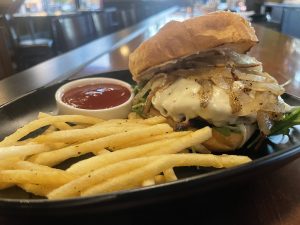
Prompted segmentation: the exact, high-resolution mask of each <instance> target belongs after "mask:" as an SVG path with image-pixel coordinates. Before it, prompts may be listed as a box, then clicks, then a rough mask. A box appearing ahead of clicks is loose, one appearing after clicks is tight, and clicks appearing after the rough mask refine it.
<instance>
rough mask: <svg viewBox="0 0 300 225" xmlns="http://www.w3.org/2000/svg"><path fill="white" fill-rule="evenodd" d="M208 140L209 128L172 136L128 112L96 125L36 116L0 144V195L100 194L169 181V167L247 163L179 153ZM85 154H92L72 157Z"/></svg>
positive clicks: (160, 123)
mask: <svg viewBox="0 0 300 225" xmlns="http://www.w3.org/2000/svg"><path fill="white" fill-rule="evenodd" d="M41 129H44V131H43V132H42V133H41V134H39V135H37V136H33V133H34V132H36V131H37V130H41ZM211 135H212V133H211V129H210V128H209V127H205V128H203V129H200V130H197V131H181V132H174V131H173V129H172V128H171V127H170V126H169V125H168V124H167V123H166V120H165V118H164V117H153V118H149V119H141V118H137V116H136V115H134V114H130V116H129V119H114V120H107V121H104V120H101V119H98V118H94V117H88V116H81V115H59V116H51V115H48V114H45V113H40V114H39V116H38V118H37V119H36V120H34V121H32V122H30V123H28V124H26V125H25V126H23V127H21V128H19V129H18V130H17V131H16V132H15V133H13V134H11V135H9V136H7V137H6V138H5V139H4V140H3V141H1V142H0V189H5V188H9V187H12V186H15V185H17V186H19V187H20V188H22V189H24V190H25V191H27V192H30V193H33V194H35V195H38V196H44V197H47V198H48V199H63V198H70V197H78V196H89V195H100V194H105V193H109V192H114V191H120V190H127V189H132V188H139V187H144V186H149V185H155V184H160V183H164V182H171V181H175V180H177V176H176V174H175V172H174V170H173V168H174V167H180V166H201V167H215V168H228V167H233V166H237V165H240V164H243V163H247V162H249V161H251V160H250V158H248V157H246V156H237V155H213V154H198V153H189V151H187V149H188V148H190V147H192V146H195V145H199V144H201V143H202V142H204V141H206V140H207V139H209V138H210V137H211ZM87 153H92V156H91V157H89V158H87V159H82V158H83V157H79V156H81V155H84V154H87ZM70 158H75V159H78V160H77V161H76V160H75V161H76V162H75V163H74V164H72V165H71V166H70V167H69V168H67V169H65V170H62V169H58V168H59V167H56V166H57V165H59V164H63V163H64V161H66V160H68V159H70ZM80 159H81V160H80Z"/></svg>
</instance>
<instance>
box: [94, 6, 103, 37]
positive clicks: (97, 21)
mask: <svg viewBox="0 0 300 225" xmlns="http://www.w3.org/2000/svg"><path fill="white" fill-rule="evenodd" d="M91 17H92V21H93V24H94V28H95V33H96V35H97V37H101V36H103V35H105V33H107V27H106V22H107V18H106V17H105V14H104V12H102V11H101V12H91Z"/></svg>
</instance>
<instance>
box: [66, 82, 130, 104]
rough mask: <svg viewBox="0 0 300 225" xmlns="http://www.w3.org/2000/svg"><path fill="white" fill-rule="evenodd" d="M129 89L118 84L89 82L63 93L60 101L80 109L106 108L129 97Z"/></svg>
mask: <svg viewBox="0 0 300 225" xmlns="http://www.w3.org/2000/svg"><path fill="white" fill-rule="evenodd" d="M130 95H131V93H130V91H129V90H128V89H127V88H126V87H124V86H121V85H118V84H110V83H107V84H89V85H85V86H82V87H77V88H74V89H71V90H69V91H67V92H66V93H64V94H63V96H62V101H63V102H64V103H67V104H69V105H71V106H73V107H76V108H81V109H107V108H111V107H114V106H118V105H121V104H122V103H124V102H126V101H127V100H128V99H129V98H130Z"/></svg>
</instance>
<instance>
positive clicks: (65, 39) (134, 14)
mask: <svg viewBox="0 0 300 225" xmlns="http://www.w3.org/2000/svg"><path fill="white" fill-rule="evenodd" d="M172 6H178V7H180V8H181V9H182V10H187V12H191V13H193V15H194V16H195V15H201V14H205V13H208V12H212V11H216V10H230V11H235V12H238V13H241V14H243V15H244V16H245V17H247V18H248V19H249V20H250V21H251V22H252V23H257V24H261V25H263V26H266V27H269V28H271V29H275V30H276V31H279V32H282V33H284V34H286V35H290V36H293V37H298V38H300V27H299V26H293V24H296V23H297V21H299V20H300V13H299V10H300V1H299V0H284V1H281V0H273V1H261V0H227V1H224V0H221V1H220V0H14V1H13V0H2V1H0V45H1V46H0V48H1V53H0V54H1V57H0V59H1V61H0V79H3V78H5V77H8V76H11V75H13V74H15V73H17V72H20V71H23V70H26V69H28V68H30V67H33V66H35V65H37V64H39V63H41V62H43V61H46V60H48V59H50V58H53V57H55V56H58V55H61V54H64V53H66V52H68V51H70V50H72V49H75V48H78V47H80V46H82V45H84V44H86V43H89V42H91V41H93V40H95V39H98V38H100V37H103V36H105V35H108V34H111V33H114V32H116V31H119V30H122V29H124V28H127V27H130V26H132V25H135V24H137V23H139V22H140V21H142V20H144V19H145V18H148V17H150V16H151V15H154V14H156V13H158V12H160V11H163V10H165V9H167V8H169V7H172Z"/></svg>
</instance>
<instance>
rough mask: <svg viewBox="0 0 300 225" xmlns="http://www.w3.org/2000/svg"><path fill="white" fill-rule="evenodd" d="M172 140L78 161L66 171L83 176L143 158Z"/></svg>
mask: <svg viewBox="0 0 300 225" xmlns="http://www.w3.org/2000/svg"><path fill="white" fill-rule="evenodd" d="M173 141H174V140H173V139H168V140H162V141H157V142H152V143H148V144H145V145H140V146H135V147H130V148H126V149H122V150H119V151H116V152H112V153H110V154H105V155H99V156H94V157H92V158H89V159H86V160H82V161H79V162H77V163H75V164H73V165H72V166H71V167H70V168H68V169H67V171H69V172H72V173H74V174H79V175H83V174H86V173H89V172H90V171H93V170H96V169H99V168H101V167H104V166H107V165H110V164H113V163H116V162H120V161H122V160H128V159H133V158H138V157H142V156H144V155H145V154H146V153H148V152H150V151H153V150H155V149H156V148H160V147H161V148H165V146H167V145H168V144H170V143H172V142H173Z"/></svg>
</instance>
